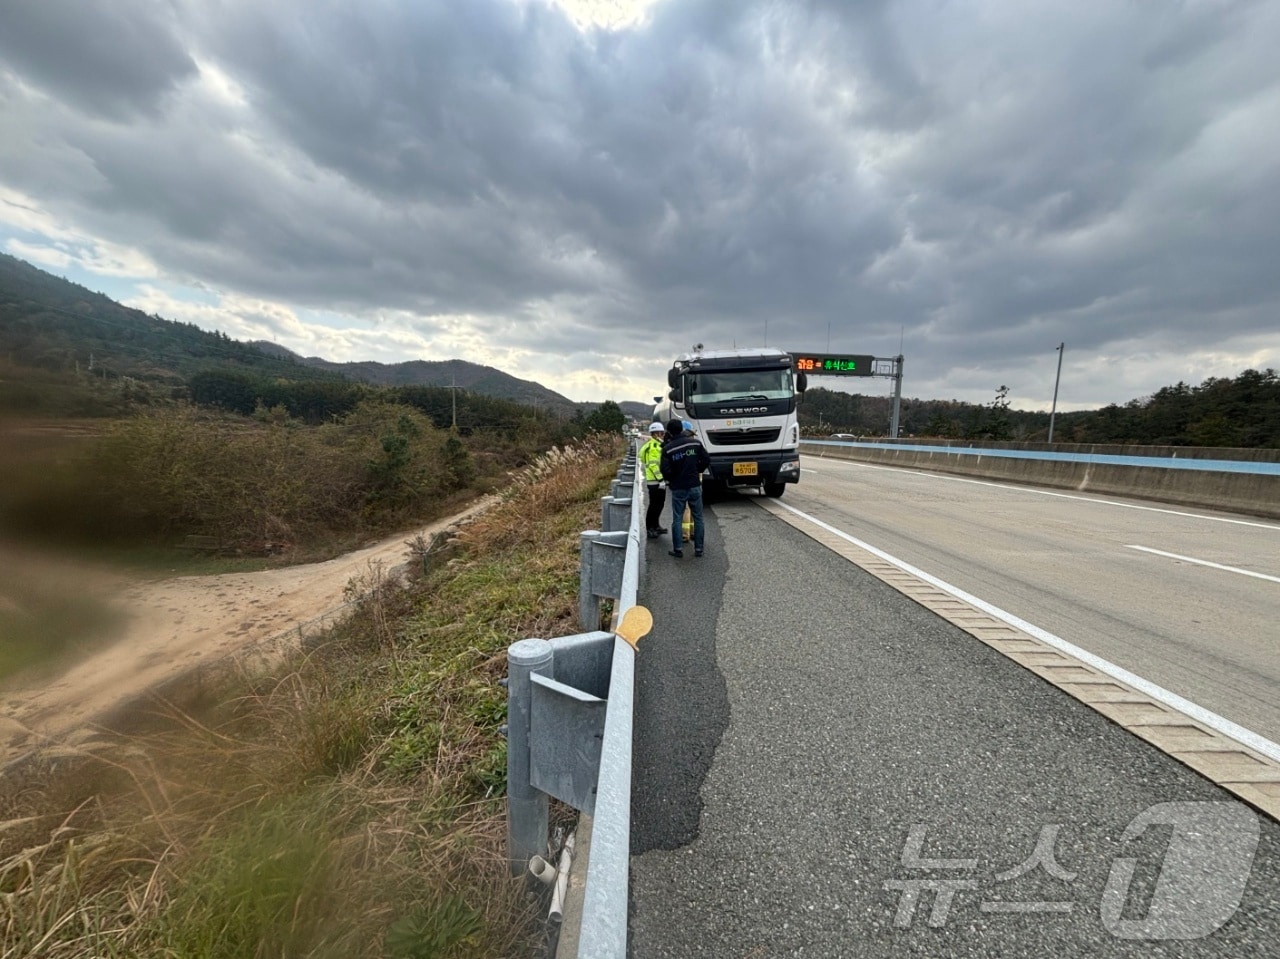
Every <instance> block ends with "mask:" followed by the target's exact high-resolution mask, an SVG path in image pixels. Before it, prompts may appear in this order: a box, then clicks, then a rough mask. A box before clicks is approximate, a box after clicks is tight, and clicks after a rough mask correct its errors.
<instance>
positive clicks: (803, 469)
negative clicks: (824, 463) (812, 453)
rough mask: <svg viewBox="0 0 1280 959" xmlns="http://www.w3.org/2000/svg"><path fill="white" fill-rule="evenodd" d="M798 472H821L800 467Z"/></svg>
mask: <svg viewBox="0 0 1280 959" xmlns="http://www.w3.org/2000/svg"><path fill="white" fill-rule="evenodd" d="M800 472H801V473H820V472H821V470H811V469H809V468H808V467H807V466H802V467H800Z"/></svg>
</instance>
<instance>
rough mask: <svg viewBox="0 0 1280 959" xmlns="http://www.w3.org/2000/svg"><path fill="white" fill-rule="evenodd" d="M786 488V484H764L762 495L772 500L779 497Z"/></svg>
mask: <svg viewBox="0 0 1280 959" xmlns="http://www.w3.org/2000/svg"><path fill="white" fill-rule="evenodd" d="M786 488H787V484H786V483H765V484H764V495H765V496H771V497H773V498H774V499H777V498H778V497H779V496H781V495H782V493H783V491H784V490H785V489H786Z"/></svg>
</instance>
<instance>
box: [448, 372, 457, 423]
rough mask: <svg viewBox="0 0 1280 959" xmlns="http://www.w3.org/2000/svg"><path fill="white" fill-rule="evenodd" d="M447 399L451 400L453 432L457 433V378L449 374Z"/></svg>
mask: <svg viewBox="0 0 1280 959" xmlns="http://www.w3.org/2000/svg"><path fill="white" fill-rule="evenodd" d="M449 399H451V400H453V431H454V432H455V433H456V432H458V377H457V376H456V375H455V374H453V373H450V374H449Z"/></svg>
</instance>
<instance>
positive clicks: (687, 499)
mask: <svg viewBox="0 0 1280 959" xmlns="http://www.w3.org/2000/svg"><path fill="white" fill-rule="evenodd" d="M686 505H687V506H688V507H689V512H690V513H691V514H692V515H693V548H694V550H695V551H696V552H699V553H701V552H702V540H703V536H704V535H705V533H704V526H703V523H702V487H701V486H695V487H694V488H693V489H673V490H672V491H671V545H672V547H673V548H675V549H677V550H679V549H683V548H684V527H683V523H684V508H685V506H686Z"/></svg>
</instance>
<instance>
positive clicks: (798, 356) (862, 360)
mask: <svg viewBox="0 0 1280 959" xmlns="http://www.w3.org/2000/svg"><path fill="white" fill-rule="evenodd" d="M791 358H792V360H794V362H795V368H796V371H797V372H800V373H808V374H810V375H813V376H822V375H828V376H872V375H874V374H873V373H872V371H871V366H872V363H873V362H874V361H875V357H874V356H860V355H854V354H849V353H792V354H791Z"/></svg>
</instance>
